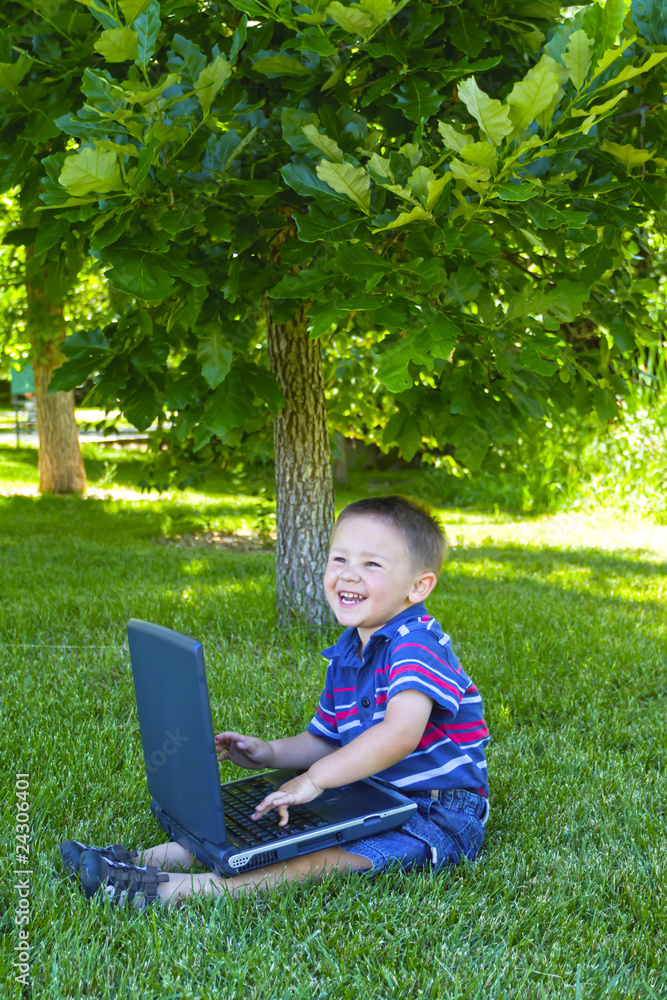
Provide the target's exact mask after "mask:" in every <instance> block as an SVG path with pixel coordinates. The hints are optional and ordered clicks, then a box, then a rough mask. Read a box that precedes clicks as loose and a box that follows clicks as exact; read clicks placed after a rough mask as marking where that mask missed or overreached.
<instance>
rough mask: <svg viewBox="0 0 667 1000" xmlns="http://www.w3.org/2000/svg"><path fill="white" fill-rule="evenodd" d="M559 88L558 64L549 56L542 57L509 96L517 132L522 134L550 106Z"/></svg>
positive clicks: (511, 113) (511, 114)
mask: <svg viewBox="0 0 667 1000" xmlns="http://www.w3.org/2000/svg"><path fill="white" fill-rule="evenodd" d="M559 87H560V74H559V72H558V64H557V63H556V62H555V60H553V59H551V58H550V57H549V56H542V58H541V59H540V61H539V62H538V63H536V65H535V66H533V67H532V68H531V69H529V70H528V72H527V73H526V75H525V76H524V78H523V80H520V81H519V82H518V83H515V84H514V86H513V87H512V90H511V91H510V93H509V94H508V95H507V103H508V105H509V108H510V112H509V114H510V118H511V120H512V124H513V125H514V130H515V132H522V131H523V130H524V129H525V128H527V127H528V125H530V124H531V122H533V121H535V119H536V118H537V116H538V115H539V114H540V113H541V112H542V111H544V110H545V108H548V107H549V106H550V104H551V102H552V101H553V99H554V97H555V95H556V92H557V91H558V89H559Z"/></svg>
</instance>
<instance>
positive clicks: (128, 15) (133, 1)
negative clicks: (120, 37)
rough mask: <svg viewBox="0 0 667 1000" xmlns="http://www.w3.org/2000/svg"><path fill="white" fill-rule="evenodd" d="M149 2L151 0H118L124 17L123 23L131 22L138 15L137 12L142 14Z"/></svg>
mask: <svg viewBox="0 0 667 1000" xmlns="http://www.w3.org/2000/svg"><path fill="white" fill-rule="evenodd" d="M150 2H151V0H119V3H118V6H119V7H120V9H121V11H122V14H123V17H124V18H125V24H132V22H133V21H134V19H135V17H139V14H143V12H144V11H145V10H146V9H147V8H148V6H149V4H150Z"/></svg>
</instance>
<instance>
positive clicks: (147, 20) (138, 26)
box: [133, 0, 162, 70]
mask: <svg viewBox="0 0 667 1000" xmlns="http://www.w3.org/2000/svg"><path fill="white" fill-rule="evenodd" d="M133 25H134V30H135V31H136V33H137V37H138V38H139V50H138V52H137V58H136V59H135V62H136V64H137V65H138V66H141V67H142V68H143V69H144V70H147V69H148V62H149V60H150V58H151V56H152V55H153V53H154V52H155V43H156V42H157V36H158V35H159V34H160V28H161V27H162V25H161V22H160V4H159V3H158V2H157V0H151V2H150V4H149V5H148V7H147V8H146V10H145V11H143V13H141V14H139V16H138V17H136V18H135V20H134V22H133Z"/></svg>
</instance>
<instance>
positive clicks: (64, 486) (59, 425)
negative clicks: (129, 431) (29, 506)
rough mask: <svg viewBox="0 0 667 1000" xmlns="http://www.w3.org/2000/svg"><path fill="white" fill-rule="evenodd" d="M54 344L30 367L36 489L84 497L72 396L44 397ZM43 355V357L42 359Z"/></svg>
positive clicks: (71, 394)
mask: <svg viewBox="0 0 667 1000" xmlns="http://www.w3.org/2000/svg"><path fill="white" fill-rule="evenodd" d="M59 353H60V352H59V351H58V347H57V345H56V344H53V343H52V344H49V345H47V347H46V348H44V349H43V351H42V356H41V358H40V359H39V360H37V361H36V362H35V364H34V366H33V370H34V374H35V397H36V400H37V430H38V432H39V489H40V492H41V493H85V492H86V470H85V468H84V464H83V458H82V457H81V448H80V447H79V432H78V430H77V426H76V419H75V416H74V393H73V392H54V393H53V394H52V395H51V396H49V395H48V392H47V390H48V387H49V382H50V381H51V373H52V371H53V369H54V368H56V367H57V366H58V364H59V363H60V358H57V360H56V363H55V364H54V363H53V360H52V358H53V356H54V355H56V356H57V355H59ZM45 355H46V357H45Z"/></svg>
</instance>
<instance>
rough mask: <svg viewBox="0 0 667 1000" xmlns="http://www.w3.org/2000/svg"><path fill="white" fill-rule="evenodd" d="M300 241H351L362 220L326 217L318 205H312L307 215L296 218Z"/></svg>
mask: <svg viewBox="0 0 667 1000" xmlns="http://www.w3.org/2000/svg"><path fill="white" fill-rule="evenodd" d="M295 220H296V227H297V229H298V230H299V239H300V240H304V242H306V243H314V242H316V241H317V240H326V241H327V242H329V243H340V242H347V241H348V240H351V239H352V238H353V236H354V234H355V233H356V231H357V229H358V228H359V223H360V221H361V220H360V219H350V218H349V217H345V218H343V217H341V216H336V217H335V218H333V219H332V218H331V217H330V216H328V215H325V214H324V212H323V211H322V210H321V209H320V208H318V206H317V205H311V206H310V208H309V209H308V214H307V215H297V216H295Z"/></svg>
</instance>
